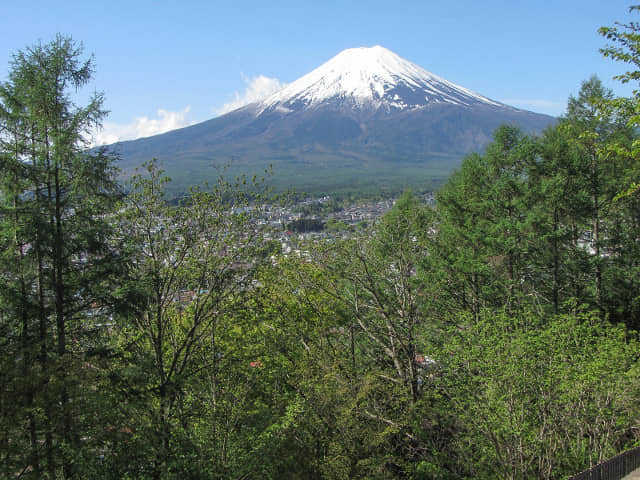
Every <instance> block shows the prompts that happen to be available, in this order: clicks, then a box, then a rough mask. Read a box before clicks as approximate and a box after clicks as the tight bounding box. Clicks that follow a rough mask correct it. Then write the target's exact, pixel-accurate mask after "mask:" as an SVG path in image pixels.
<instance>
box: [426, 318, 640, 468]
mask: <svg viewBox="0 0 640 480" xmlns="http://www.w3.org/2000/svg"><path fill="white" fill-rule="evenodd" d="M442 347H443V348H442V350H441V353H440V354H439V355H438V356H437V361H438V362H439V364H440V366H441V368H442V375H441V377H440V379H439V388H441V392H442V393H443V395H444V396H445V397H446V398H447V400H448V402H447V403H448V405H449V408H450V409H451V412H452V414H453V415H455V416H456V418H457V419H458V421H459V422H460V427H461V430H460V431H459V432H458V433H457V442H456V443H457V444H458V445H459V447H460V448H461V449H462V450H461V452H460V454H459V457H458V458H459V459H460V461H461V462H463V463H467V464H468V470H469V471H471V472H472V476H473V478H501V479H530V478H540V479H556V478H558V479H559V478H566V477H567V476H568V475H571V474H573V473H575V472H578V471H581V470H584V469H586V468H588V467H590V466H592V465H595V464H597V463H600V462H602V461H603V460H605V459H607V458H610V457H612V456H614V455H616V454H617V453H618V452H620V451H622V450H624V449H625V448H628V447H629V446H630V445H632V444H633V442H634V437H635V435H634V430H635V421H636V420H635V413H634V410H635V407H634V405H635V404H636V402H637V395H638V390H637V381H636V379H635V376H636V375H637V369H638V363H637V361H636V354H635V353H634V352H635V351H636V349H637V348H638V344H637V338H636V337H635V336H634V335H631V334H629V333H628V332H627V331H626V329H625V328H624V327H623V326H620V325H619V326H612V325H611V324H608V323H606V322H602V321H600V320H599V319H598V318H597V316H596V315H591V314H586V313H584V312H583V313H578V314H573V313H572V314H566V315H561V316H545V317H541V316H539V315H538V314H536V313H534V312H520V313H518V314H516V315H513V314H510V315H506V314H505V313H504V312H497V313H492V312H485V314H484V315H483V319H482V320H481V321H479V322H477V321H476V320H475V319H470V320H469V321H468V322H467V323H466V324H463V323H460V324H459V325H458V326H457V327H456V328H454V329H452V330H451V331H450V332H449V334H448V336H447V337H446V338H445V339H444V342H443V345H442ZM469 454H471V455H469Z"/></svg>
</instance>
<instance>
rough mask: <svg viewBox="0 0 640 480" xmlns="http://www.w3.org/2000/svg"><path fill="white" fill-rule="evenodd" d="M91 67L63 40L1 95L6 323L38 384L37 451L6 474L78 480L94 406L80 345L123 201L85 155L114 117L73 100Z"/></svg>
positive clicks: (36, 51) (100, 157)
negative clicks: (92, 133)
mask: <svg viewBox="0 0 640 480" xmlns="http://www.w3.org/2000/svg"><path fill="white" fill-rule="evenodd" d="M82 57H83V52H82V47H81V46H78V45H77V44H76V43H75V42H74V41H73V40H72V39H71V38H68V37H63V36H61V35H58V36H57V37H56V39H55V40H54V41H52V42H50V43H48V44H46V45H42V44H39V45H36V46H33V47H28V48H27V49H25V51H21V52H18V53H17V54H16V55H14V57H13V61H12V63H11V70H10V72H9V77H8V82H7V83H6V84H5V85H2V89H1V90H0V99H1V102H2V108H1V110H0V111H1V113H2V118H1V120H2V128H3V133H2V157H3V163H2V166H1V167H0V168H1V171H0V176H1V178H2V193H1V195H0V198H1V200H2V202H3V208H2V210H1V212H0V213H1V214H2V221H3V222H4V224H5V226H8V227H9V226H10V227H9V228H8V229H7V231H6V233H7V234H8V235H7V236H6V237H4V238H3V240H5V241H4V242H3V245H2V247H3V254H4V259H5V260H7V263H5V266H6V267H7V270H5V275H4V276H3V279H2V281H3V288H2V293H3V294H4V295H3V306H6V308H7V309H8V310H5V315H6V316H4V320H5V321H6V322H8V323H7V324H8V325H11V323H10V322H12V321H13V320H17V319H18V318H19V319H20V320H19V321H16V322H15V323H13V324H12V325H13V326H10V327H8V328H9V329H10V330H11V331H13V332H16V333H18V332H19V335H18V336H19V337H20V338H21V345H20V347H21V348H19V349H18V351H20V352H21V355H20V356H18V357H17V358H19V361H20V362H24V364H25V365H26V367H24V368H28V369H29V372H28V373H29V375H28V379H29V380H33V381H34V384H32V385H30V386H28V388H27V389H26V390H25V395H26V399H25V404H26V405H28V406H29V408H28V411H27V413H26V414H27V415H28V416H29V421H28V424H29V431H30V434H28V435H25V436H23V437H24V438H29V439H30V440H29V442H30V447H27V448H25V449H24V450H25V452H27V454H26V455H25V456H24V457H23V458H22V459H19V458H12V459H9V460H10V462H9V463H5V464H7V465H15V467H14V468H16V469H18V470H19V469H20V468H27V467H28V468H29V469H32V470H34V471H35V472H37V473H38V474H39V475H42V476H45V475H48V477H49V478H71V477H73V476H75V475H79V471H78V468H77V465H79V464H80V463H81V462H80V460H79V458H72V457H73V456H74V455H78V454H79V453H78V452H81V450H82V448H81V445H82V444H81V441H80V438H81V437H82V436H83V435H82V432H83V429H84V428H85V427H86V425H85V426H83V425H81V424H82V422H83V415H82V413H81V412H82V404H83V402H85V401H86V399H87V395H86V393H82V392H80V391H78V390H76V389H75V388H74V384H75V381H74V380H75V379H74V376H75V375H76V374H77V371H75V368H76V367H77V365H78V362H79V361H80V359H81V356H82V353H83V352H82V351H83V348H82V347H81V345H82V344H84V345H86V342H79V340H78V338H79V337H83V336H84V334H85V333H86V329H87V324H88V323H89V318H88V314H89V312H90V310H91V305H92V304H94V303H95V302H96V301H99V300H100V297H101V296H102V295H101V294H103V293H104V292H100V291H99V290H100V288H99V287H100V286H102V285H104V281H106V278H107V277H106V276H105V273H106V272H107V271H108V270H109V268H110V265H112V264H111V262H110V252H109V251H108V249H107V238H108V232H109V228H108V222H107V221H106V214H107V213H108V212H109V211H110V209H111V207H112V205H113V203H114V201H115V198H116V196H117V188H116V183H115V178H114V169H113V168H112V166H111V157H109V156H108V155H107V154H106V152H105V151H104V150H100V151H97V152H95V153H89V152H87V151H86V148H87V146H88V145H87V142H86V136H87V133H88V132H89V130H90V129H92V128H93V127H95V126H96V125H99V123H100V121H101V119H102V118H103V117H104V115H105V112H104V110H103V109H102V96H101V95H98V94H94V95H93V96H92V97H91V98H90V99H89V103H88V104H87V105H85V106H77V105H75V104H74V103H73V101H72V100H71V90H77V89H80V88H81V87H83V86H84V85H86V84H87V83H88V82H89V80H90V78H91V74H92V71H93V59H92V58H89V59H88V60H84V59H83V58H82ZM99 278H100V279H102V281H99V280H98V279H99ZM16 289H18V291H19V292H20V293H19V295H17V296H15V295H13V294H14V293H15V292H16ZM7 324H5V325H7ZM69 335H73V336H74V338H75V339H76V341H78V344H77V345H74V346H72V345H71V342H70V341H69ZM52 338H53V339H54V342H55V343H53V342H52ZM17 347H18V346H17V345H16V346H15V348H17ZM25 373H26V372H25ZM38 411H40V412H43V414H38V415H34V414H33V412H38ZM16 433H17V432H14V434H16ZM41 443H43V444H44V449H42V448H41V447H40V446H39V445H40V444H41ZM19 465H24V467H20V466H19Z"/></svg>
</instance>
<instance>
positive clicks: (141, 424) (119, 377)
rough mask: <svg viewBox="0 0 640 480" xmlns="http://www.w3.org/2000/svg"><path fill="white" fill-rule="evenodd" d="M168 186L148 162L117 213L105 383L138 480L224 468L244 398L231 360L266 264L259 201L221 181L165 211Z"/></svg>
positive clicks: (246, 387)
mask: <svg viewBox="0 0 640 480" xmlns="http://www.w3.org/2000/svg"><path fill="white" fill-rule="evenodd" d="M167 181H168V179H167V178H165V177H163V175H162V171H161V170H160V169H159V168H158V167H157V165H156V164H155V162H151V163H149V164H148V165H147V172H146V174H145V175H142V174H137V175H135V176H134V177H133V179H132V181H131V182H130V185H129V193H128V195H127V197H126V199H125V201H124V203H123V205H122V208H121V209H120V212H121V215H120V219H119V223H120V230H119V236H120V237H121V238H123V239H125V242H124V253H125V255H126V264H127V269H126V272H125V274H124V275H123V278H122V286H121V288H120V289H119V291H118V293H117V296H118V297H119V299H120V300H119V303H120V310H119V312H118V316H117V318H118V324H119V328H118V338H119V344H120V347H119V348H118V351H119V354H118V359H119V361H118V362H117V363H115V364H113V365H112V367H111V378H112V380H113V382H114V385H113V387H115V389H116V390H119V391H120V392H121V397H120V398H121V401H122V402H123V405H125V406H126V409H127V411H128V412H129V424H127V425H125V427H126V428H129V429H131V430H132V431H135V432H137V433H138V435H139V436H136V437H135V438H133V439H132V440H131V441H132V442H135V441H139V442H140V443H138V444H137V447H136V449H137V450H138V451H139V452H146V454H145V455H146V456H147V457H148V460H147V461H146V462H142V464H140V465H137V467H136V468H137V469H136V470H135V471H136V473H135V475H136V478H154V479H160V478H174V477H179V478H204V477H206V476H207V475H208V473H210V472H211V471H213V472H218V474H221V475H222V474H224V472H225V469H226V468H227V467H228V464H229V463H230V462H233V459H232V458H230V457H232V456H233V455H232V452H234V450H233V448H234V447H235V445H234V444H233V438H234V437H233V434H234V433H235V425H234V427H231V426H229V425H228V424H226V422H227V421H229V417H226V418H225V415H224V414H223V412H226V413H227V414H229V415H230V416H232V417H233V422H234V423H235V422H238V421H240V420H241V419H242V418H244V417H243V416H242V412H239V411H238V407H239V405H238V402H240V400H239V399H240V398H242V399H244V398H245V397H246V396H249V395H251V394H252V393H253V392H252V391H251V389H250V386H251V382H249V381H248V380H247V375H246V374H247V372H249V371H250V367H249V365H248V364H249V362H250V360H247V361H246V362H245V363H244V364H243V365H242V366H240V365H238V364H237V363H235V362H236V361H238V362H239V361H240V358H239V354H240V352H242V351H243V350H244V349H245V348H247V345H244V344H243V343H242V342H243V340H245V339H243V338H242V334H241V333H242V332H245V323H246V322H248V321H249V318H250V317H249V316H248V314H247V306H248V302H249V299H250V298H252V296H253V295H254V292H255V282H254V279H255V272H256V269H257V268H258V267H259V265H260V264H261V262H263V261H265V256H264V255H262V254H261V251H260V250H261V238H260V237H259V236H258V232H257V230H256V222H255V218H256V216H257V214H258V209H257V207H256V206H255V205H259V204H260V201H261V198H260V197H259V196H258V195H256V194H253V193H252V194H250V193H249V192H247V191H245V190H243V184H242V183H241V182H237V183H234V184H229V183H227V182H226V181H225V180H224V179H223V178H222V177H221V178H220V179H219V181H218V183H217V184H216V185H214V186H212V188H211V191H204V190H202V191H201V190H197V189H193V190H192V191H191V194H190V195H189V196H188V197H186V198H184V199H183V203H182V204H179V205H170V204H168V203H167V202H166V201H165V198H164V186H165V184H166V182H167ZM249 200H251V201H252V202H255V203H252V204H250V203H249ZM233 359H235V361H234V360H233ZM232 394H235V395H237V398H236V401H235V402H233V401H230V400H229V399H230V397H229V395H232ZM196 418H198V419H199V420H198V421H195V419H196ZM123 420H124V419H123ZM119 453H120V454H122V453H123V452H117V451H114V452H111V454H110V457H111V458H110V461H114V462H115V465H116V467H114V468H117V467H118V466H119V467H121V466H122V465H123V464H126V461H123V462H121V463H118V462H119V460H118V458H119V456H118V455H119ZM125 458H126V457H125ZM128 468H131V467H128Z"/></svg>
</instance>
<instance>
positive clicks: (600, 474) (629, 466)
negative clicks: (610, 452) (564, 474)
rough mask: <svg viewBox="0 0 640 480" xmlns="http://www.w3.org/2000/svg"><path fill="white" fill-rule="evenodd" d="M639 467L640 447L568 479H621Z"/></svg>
mask: <svg viewBox="0 0 640 480" xmlns="http://www.w3.org/2000/svg"><path fill="white" fill-rule="evenodd" d="M638 468H640V447H637V448H634V449H633V450H627V451H626V452H624V453H621V454H620V455H618V456H617V457H613V458H612V459H611V460H607V461H606V462H602V463H600V464H598V465H596V466H595V467H593V468H590V469H589V470H586V471H584V472H582V473H578V474H577V475H574V476H572V477H570V478H569V479H567V480H620V479H621V478H623V477H624V476H625V475H628V474H629V473H631V472H633V471H634V470H636V469H638Z"/></svg>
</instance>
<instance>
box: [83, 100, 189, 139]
mask: <svg viewBox="0 0 640 480" xmlns="http://www.w3.org/2000/svg"><path fill="white" fill-rule="evenodd" d="M190 110H191V106H187V107H185V109H184V110H182V111H180V112H170V111H168V110H163V109H161V108H160V109H158V111H157V117H156V118H149V117H138V118H136V119H135V120H134V121H133V122H131V123H127V124H120V123H112V122H105V123H104V124H103V125H102V128H101V129H100V130H99V131H97V132H94V133H93V139H92V142H91V144H92V145H94V146H98V145H109V144H111V143H115V142H120V141H124V140H135V139H136V138H142V137H150V136H152V135H158V134H160V133H165V132H168V131H169V130H175V129H176V128H182V127H186V126H188V125H191V124H193V123H194V122H192V121H190V120H188V119H187V114H188V113H189V111H190Z"/></svg>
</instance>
